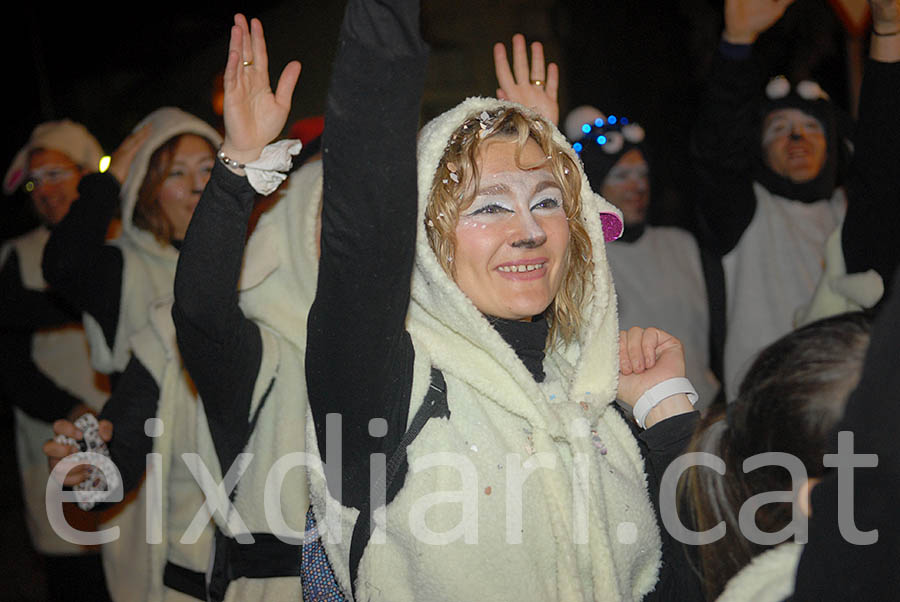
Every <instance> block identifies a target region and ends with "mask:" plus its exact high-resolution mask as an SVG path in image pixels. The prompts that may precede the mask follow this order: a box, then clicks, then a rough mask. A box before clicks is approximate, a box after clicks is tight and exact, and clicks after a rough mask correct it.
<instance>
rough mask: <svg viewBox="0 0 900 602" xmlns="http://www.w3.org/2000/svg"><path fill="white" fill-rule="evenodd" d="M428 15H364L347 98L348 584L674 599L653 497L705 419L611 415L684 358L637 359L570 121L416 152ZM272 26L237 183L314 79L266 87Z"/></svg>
mask: <svg viewBox="0 0 900 602" xmlns="http://www.w3.org/2000/svg"><path fill="white" fill-rule="evenodd" d="M418 18H419V10H418V5H417V3H416V2H412V1H409V0H404V1H402V2H401V1H393V2H381V3H374V2H367V3H363V2H356V1H352V2H350V3H349V5H348V7H347V13H346V16H345V21H344V25H343V28H342V31H341V42H340V48H339V52H338V58H337V60H336V63H335V67H334V74H333V77H332V83H331V88H330V91H329V96H328V106H327V111H326V130H325V134H324V137H323V147H322V148H323V168H324V185H323V209H322V233H321V258H320V262H319V273H318V285H317V290H316V298H315V301H314V303H313V306H312V309H311V310H310V315H309V321H308V329H307V348H306V354H305V371H306V385H307V390H308V398H309V406H310V411H311V416H312V420H311V421H308V425H309V429H308V430H309V434H310V444H309V445H307V451H308V452H310V453H312V454H315V455H318V456H320V457H321V459H322V460H323V461H324V463H325V466H324V470H323V471H319V470H310V471H309V473H310V487H309V495H310V502H311V504H312V507H313V511H314V514H315V518H316V519H317V522H318V526H319V532H320V533H321V534H322V542H323V543H324V546H325V549H326V550H327V552H328V557H329V559H330V560H331V563H332V566H333V569H334V576H335V578H336V581H337V584H338V585H339V587H340V589H342V590H343V593H344V595H346V596H348V597H350V596H352V597H354V598H355V599H357V600H392V601H397V600H422V599H427V600H475V599H479V600H513V599H523V600H524V599H528V600H594V599H621V600H636V599H641V598H643V597H645V596H646V595H647V594H648V593H649V592H651V591H653V592H654V595H657V594H658V595H660V596H661V597H662V596H663V595H665V593H664V592H666V591H668V592H669V593H672V592H673V591H674V590H672V589H670V588H672V587H674V585H673V584H674V582H675V581H678V577H676V576H675V575H674V574H673V573H674V571H673V570H672V568H671V564H672V563H671V562H669V561H668V558H667V559H666V560H665V561H664V560H663V557H664V554H665V553H667V552H666V551H667V549H668V546H667V544H665V543H664V542H665V541H666V539H665V537H664V536H662V534H661V533H660V530H659V528H658V526H657V521H656V516H655V512H654V508H653V505H652V504H651V495H652V493H653V491H654V489H655V486H656V485H655V483H656V481H657V477H658V476H659V475H661V473H662V470H663V469H664V468H665V466H666V465H667V462H668V460H669V459H670V458H671V456H672V455H673V454H674V453H677V452H680V451H681V448H682V446H683V444H684V443H685V442H686V440H687V438H688V437H689V435H690V433H691V430H692V427H693V424H694V423H695V421H696V414H694V413H693V412H692V411H691V409H692V408H691V403H690V401H689V399H688V396H687V395H685V394H684V393H683V392H680V391H679V393H678V394H675V395H673V396H671V397H668V398H667V399H666V400H665V401H664V402H663V403H661V404H659V405H657V406H656V407H655V408H654V409H653V410H652V412H650V414H648V415H646V419H645V420H642V421H641V422H642V425H647V426H648V430H647V431H645V432H644V433H642V434H641V435H640V437H639V438H637V437H635V434H634V433H635V429H634V428H633V427H632V426H631V425H629V423H628V422H627V420H626V419H625V418H623V416H622V415H621V414H620V412H619V411H618V409H617V408H616V405H615V404H614V403H613V401H614V399H615V398H616V394H617V387H618V393H619V395H620V396H621V397H623V399H626V398H627V399H630V400H631V402H632V403H633V402H634V401H635V400H636V399H637V398H638V397H639V396H640V395H641V394H642V393H643V392H644V391H645V390H646V389H648V388H650V387H651V386H653V385H655V384H657V383H659V382H661V381H664V380H667V379H668V378H669V377H673V376H683V373H684V363H683V358H682V357H681V352H680V348H681V347H680V343H678V342H677V340H675V339H672V338H671V337H669V336H668V335H666V334H665V333H661V332H660V331H657V330H653V329H651V330H647V331H640V330H639V329H636V330H635V331H632V332H630V333H628V335H627V336H626V337H624V338H623V340H622V342H621V347H620V342H619V341H618V337H617V320H616V311H615V293H614V291H613V287H612V280H611V278H610V275H609V269H608V266H607V263H606V258H605V252H604V241H605V240H612V239H614V238H615V237H617V236H618V235H619V234H620V233H621V229H622V223H621V218H620V216H619V214H618V212H617V211H616V210H615V208H614V207H612V206H611V205H609V204H608V203H606V201H604V200H603V199H602V198H601V197H600V196H599V195H596V194H595V193H593V192H592V191H591V189H590V187H589V185H588V182H587V179H586V178H585V176H584V174H583V172H582V170H581V166H580V163H579V162H578V159H577V156H576V155H575V153H574V151H573V150H572V149H571V147H570V146H569V145H568V143H566V141H565V139H564V137H563V136H562V135H561V134H560V133H559V132H558V131H557V129H556V128H555V126H553V125H552V124H551V123H550V122H548V121H547V120H545V119H543V118H542V117H540V116H539V115H538V114H537V113H535V112H534V111H532V110H531V109H528V108H526V107H524V106H521V105H518V104H515V103H512V102H508V101H499V100H495V99H484V98H472V99H469V100H467V101H465V102H463V103H462V104H460V105H459V106H457V107H456V108H454V109H452V110H451V111H449V112H447V113H445V114H444V115H442V116H440V117H438V118H437V119H435V120H434V121H432V122H431V123H430V124H429V125H428V126H426V127H425V129H423V130H422V132H421V133H420V134H419V135H418V150H417V143H416V139H417V132H416V130H417V125H418V111H419V102H420V98H421V91H422V86H423V80H424V71H425V62H426V54H427V53H426V49H425V45H424V43H423V42H422V40H421V38H420V35H419V31H418ZM251 25H252V26H251V28H250V29H249V32H238V33H237V35H238V43H237V44H236V43H235V37H234V36H235V35H236V34H235V31H234V30H233V32H232V50H231V53H230V56H229V65H228V69H227V70H226V136H225V142H224V144H223V147H222V153H220V157H221V156H222V155H224V156H225V157H227V160H225V161H224V162H225V163H227V164H229V167H230V168H231V169H232V171H234V172H236V173H238V174H241V173H242V171H241V167H242V164H246V163H250V162H252V161H254V160H256V159H257V158H258V157H259V156H260V153H261V151H262V147H263V146H264V145H265V144H266V143H267V142H269V141H270V140H271V139H272V138H273V137H274V136H275V135H277V133H278V132H279V131H280V128H281V126H282V125H283V121H284V118H285V117H286V114H287V110H286V108H285V103H288V102H289V99H290V92H291V90H292V88H293V81H295V78H296V75H297V73H298V72H299V67H289V68H288V69H286V70H285V72H284V73H283V74H282V78H281V80H280V81H279V85H278V88H277V90H276V92H275V94H272V92H271V90H270V89H269V88H268V77H267V76H266V77H265V89H263V88H262V83H261V80H259V81H257V78H256V77H255V76H254V70H256V69H260V70H265V69H266V68H267V62H266V56H265V45H264V42H263V41H262V30H261V27H260V26H259V25H258V22H256V21H254V22H253V23H252V24H251ZM241 36H248V37H249V38H250V39H247V40H244V41H243V42H242V41H241V39H240V38H241ZM535 67H537V68H539V69H540V71H541V72H539V73H535V72H532V74H531V79H536V80H543V78H544V73H543V69H544V65H543V61H540V64H539V65H537V64H535V65H533V68H535ZM229 73H232V76H231V77H233V78H235V79H234V80H232V84H231V86H230V87H229V84H228V80H229V75H228V74H229ZM539 83H540V82H539ZM229 89H230V90H231V92H230V99H231V102H232V105H231V109H229ZM277 116H281V117H280V119H277V118H276V117H277ZM229 120H230V121H229ZM276 122H279V123H276ZM218 177H219V176H217V175H216V173H215V172H214V174H213V183H216V182H218V179H217V178H218ZM222 177H223V180H222V181H224V175H223V176H222ZM211 186H212V184H211ZM188 238H192V236H191V235H189V237H188ZM176 296H177V295H176ZM177 323H178V320H177V319H176V324H177ZM620 353H621V355H622V361H621V367H622V374H623V375H627V376H622V377H621V378H619V369H620ZM279 378H280V377H279V376H278V375H277V374H276V375H275V380H276V381H277V380H278V379H279ZM617 379H618V380H617ZM259 385H260V383H259V382H257V388H259ZM297 395H298V397H300V396H302V391H299V390H298V391H297ZM207 401H208V400H207ZM330 414H332V415H333V414H337V415H338V417H339V420H337V421H335V420H334V418H335V416H329V415H330ZM665 416H674V418H670V419H669V420H666V421H665V425H666V426H665V427H662V425H660V428H663V429H664V430H663V431H660V430H658V429H654V428H649V427H650V426H651V425H653V424H655V423H656V422H657V421H658V420H660V419H661V418H663V417H665ZM642 418H643V417H642ZM642 452H643V457H642ZM645 458H646V462H645ZM385 465H387V476H385V468H384V467H385ZM648 474H649V475H650V478H649V479H648ZM648 481H649V483H648ZM648 485H649V489H650V491H648ZM370 490H371V491H372V492H374V497H370ZM381 496H383V498H382V497H381ZM676 564H677V561H676ZM688 580H689V579H688ZM668 599H672V598H671V597H669V598H668ZM680 599H685V598H684V596H682V597H681V598H680Z"/></svg>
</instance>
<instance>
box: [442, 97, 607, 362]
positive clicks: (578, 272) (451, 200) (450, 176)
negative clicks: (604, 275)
mask: <svg viewBox="0 0 900 602" xmlns="http://www.w3.org/2000/svg"><path fill="white" fill-rule="evenodd" d="M552 132H553V128H552V126H550V125H549V124H548V123H547V122H546V121H544V120H543V119H541V118H532V117H529V116H527V115H525V114H524V113H522V112H521V111H520V110H519V109H517V108H514V107H507V108H503V109H501V110H499V111H494V112H487V111H485V112H482V113H481V114H480V115H477V116H474V117H470V118H469V119H467V120H466V121H464V122H463V123H462V125H460V126H459V127H458V128H457V129H456V131H455V132H454V133H453V135H452V136H451V137H450V142H449V143H448V144H447V148H446V150H445V151H444V155H443V157H441V161H440V164H439V165H438V168H437V171H436V172H435V175H434V179H433V181H432V185H431V191H430V194H429V198H428V206H427V207H426V209H425V224H426V228H425V229H426V232H427V233H428V242H429V243H430V245H431V248H432V250H433V251H434V253H435V255H436V256H437V259H438V261H439V262H440V264H441V266H442V267H443V268H444V271H445V272H446V273H447V274H448V275H449V276H450V277H451V278H453V279H454V280H455V279H456V273H455V272H456V270H455V266H454V264H453V257H454V256H455V252H456V242H457V241H456V226H457V223H458V222H459V214H460V211H462V210H464V209H465V208H467V207H468V206H469V205H471V204H472V201H473V200H474V199H475V195H476V193H477V191H478V181H479V179H480V174H479V169H478V153H479V149H480V148H481V145H482V144H484V143H485V142H486V141H488V140H492V139H498V138H500V139H504V140H511V141H515V142H516V145H517V150H516V165H517V166H518V167H519V168H520V169H536V168H541V167H543V166H545V165H546V166H548V167H549V169H550V172H551V173H552V174H553V178H554V179H555V180H556V182H557V184H558V185H559V187H560V189H561V190H562V193H563V209H564V211H565V213H566V218H567V219H568V224H569V244H568V246H567V248H566V256H565V264H564V269H565V274H564V276H563V280H562V283H561V285H560V289H559V291H558V292H557V294H556V297H555V298H554V299H553V301H552V302H551V303H550V305H549V306H548V307H547V309H546V310H545V311H544V317H545V318H546V319H547V321H548V322H549V325H550V332H549V334H548V336H547V348H548V349H549V348H551V347H553V346H554V345H556V344H557V343H559V342H561V341H564V342H566V343H570V342H572V341H573V340H575V339H576V338H577V334H578V331H579V328H580V325H581V314H582V308H583V306H584V304H585V302H586V298H587V296H588V291H589V288H590V282H591V273H592V270H593V261H592V259H591V257H592V249H591V239H590V237H589V236H588V233H587V231H586V230H585V228H584V225H583V223H582V222H583V219H584V218H583V216H582V205H581V172H580V171H579V168H578V166H577V165H576V164H575V162H574V161H573V159H572V158H571V157H570V156H569V154H568V153H566V152H565V151H564V150H563V148H562V147H561V146H560V145H559V144H558V143H557V142H555V141H554V140H553V135H552ZM529 140H533V141H535V142H536V143H537V144H538V146H540V147H541V150H542V151H543V153H544V156H545V157H546V159H544V161H543V162H541V163H539V164H537V165H522V164H521V155H522V152H523V150H524V149H525V145H526V144H527V143H528V141H529Z"/></svg>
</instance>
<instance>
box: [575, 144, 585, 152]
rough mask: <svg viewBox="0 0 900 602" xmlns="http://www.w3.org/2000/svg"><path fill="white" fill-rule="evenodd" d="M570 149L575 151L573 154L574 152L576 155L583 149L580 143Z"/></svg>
mask: <svg viewBox="0 0 900 602" xmlns="http://www.w3.org/2000/svg"><path fill="white" fill-rule="evenodd" d="M572 148H574V149H575V152H576V153H580V152H581V149H582V148H584V147H583V146H581V143H580V142H576V143H575V144H573V145H572Z"/></svg>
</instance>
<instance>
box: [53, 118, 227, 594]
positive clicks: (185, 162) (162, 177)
mask: <svg viewBox="0 0 900 602" xmlns="http://www.w3.org/2000/svg"><path fill="white" fill-rule="evenodd" d="M219 140H220V137H219V135H218V133H217V132H216V131H215V130H214V129H213V128H212V127H210V126H209V125H208V124H206V123H204V122H203V121H201V120H199V119H197V118H196V117H194V116H192V115H189V114H188V113H185V112H184V111H181V110H179V109H175V108H171V107H165V108H162V109H158V110H156V111H154V112H153V113H151V114H150V115H148V116H147V118H145V119H144V120H143V121H142V122H141V123H140V124H138V126H137V127H136V129H135V133H134V134H132V135H131V136H129V137H128V138H127V139H126V140H125V141H124V142H123V144H122V145H121V146H120V148H119V150H118V151H117V152H116V153H115V154H114V158H113V162H112V165H111V167H110V173H108V174H101V175H97V176H93V177H91V178H84V179H83V181H82V184H81V186H80V188H79V192H80V195H81V196H80V198H79V199H78V200H76V201H75V203H73V206H72V210H71V211H70V213H69V215H68V216H67V218H66V219H65V220H63V221H62V222H61V223H60V226H59V228H58V229H57V230H56V231H54V233H53V236H52V237H51V240H50V241H49V242H48V245H47V250H46V252H45V254H44V260H43V268H44V274H45V277H47V278H49V280H50V281H52V282H54V283H55V284H56V286H57V287H58V289H59V290H60V292H61V294H63V295H64V296H65V297H67V298H68V299H69V300H70V301H71V302H72V303H73V304H74V305H76V306H77V307H78V308H80V309H81V310H83V311H84V313H85V324H86V331H87V333H88V339H89V342H90V346H91V360H92V363H93V364H94V366H95V368H97V369H98V370H100V371H103V372H107V373H111V374H112V375H113V376H114V377H115V381H116V382H115V387H114V392H113V397H112V398H111V403H108V404H107V406H106V408H105V411H104V412H102V413H101V415H100V418H101V419H105V420H108V421H109V422H111V423H112V425H114V426H115V428H116V430H117V437H116V438H115V439H114V440H112V441H111V437H112V427H111V426H109V425H107V423H105V422H101V427H102V428H101V436H103V437H104V438H105V439H106V440H107V441H111V444H110V453H111V456H112V459H113V461H114V462H115V463H116V465H117V467H118V468H119V470H120V472H121V473H122V476H123V483H124V485H125V487H126V490H127V489H130V488H136V487H137V486H138V485H139V484H140V480H141V476H142V474H143V472H144V468H145V465H146V463H145V456H146V454H147V453H150V452H151V451H155V452H157V453H161V454H162V457H163V458H164V461H163V464H162V466H161V472H162V473H164V474H161V475H159V476H158V481H159V482H162V483H165V485H166V486H168V487H167V489H166V496H164V497H163V502H172V503H169V505H168V506H166V509H160V510H161V511H162V512H161V514H162V516H163V517H164V518H165V527H166V529H167V530H164V536H165V537H169V536H170V531H172V532H175V531H178V530H179V529H181V528H183V527H186V524H187V522H188V521H189V520H190V519H191V516H186V517H185V516H180V515H177V516H176V514H175V513H177V512H178V511H180V512H182V513H188V512H191V508H190V506H195V507H196V506H199V505H200V504H202V501H203V497H202V492H201V490H200V489H199V487H198V486H197V485H196V483H195V482H194V481H193V479H192V477H191V476H190V474H189V472H188V470H187V468H186V467H185V466H184V465H183V464H182V463H180V462H179V463H174V462H169V461H168V460H169V459H170V458H171V456H172V454H173V453H175V452H174V451H173V450H179V449H180V451H194V449H193V448H192V447H191V442H192V441H194V440H195V438H194V435H195V433H196V429H195V428H192V427H191V425H193V424H195V421H196V411H195V407H196V403H195V399H194V396H193V394H192V393H191V388H192V386H191V384H190V383H189V381H188V379H187V377H186V374H184V373H183V371H182V370H181V366H180V359H179V358H178V355H177V346H176V343H175V337H174V328H173V326H172V324H171V319H170V314H169V311H168V307H169V306H170V305H171V295H172V283H173V281H174V276H175V267H176V262H177V259H178V247H179V246H180V242H181V240H182V239H183V238H184V233H185V231H186V229H187V226H188V223H189V222H190V219H191V216H192V214H193V210H194V207H195V206H196V203H197V200H198V199H199V195H200V193H201V192H202V190H203V188H204V186H205V184H206V181H207V180H208V178H209V171H210V170H211V168H212V164H213V162H214V161H215V149H216V145H217V144H218V142H219ZM120 182H124V183H123V184H122V188H121V192H120V190H119V183H120ZM120 197H121V199H122V234H121V235H120V236H119V237H117V238H116V239H114V240H113V241H112V242H110V243H106V242H105V238H106V232H107V229H108V228H109V225H110V221H111V219H112V216H113V214H114V213H115V210H116V207H117V206H118V204H119V198H120ZM176 416H177V418H174V417H176ZM153 417H158V418H163V419H164V420H163V424H162V427H163V428H162V430H159V429H150V430H147V431H145V421H146V420H147V419H150V418H153ZM179 429H181V430H180V431H179ZM55 430H56V431H57V432H58V433H62V434H65V435H67V436H72V437H75V438H76V439H77V438H80V437H81V433H80V432H78V431H77V429H75V427H74V426H73V425H72V424H71V423H69V422H66V421H60V422H58V423H57V424H56V425H55ZM173 444H174V445H181V446H182V447H180V448H179V447H172V446H173ZM69 451H72V450H69V449H67V446H64V445H60V444H54V443H53V442H48V444H47V445H46V446H45V452H46V453H47V454H48V455H50V456H51V457H53V458H59V457H62V456H65V455H66V454H67V453H68V452H69ZM170 468H173V469H174V470H173V472H172V473H171V474H170V472H169V469H170ZM78 476H79V473H78V472H76V473H73V474H70V475H69V482H71V481H72V480H77V479H78ZM154 476H156V475H154ZM178 483H180V485H178ZM172 484H175V486H171V485H172ZM157 499H159V498H157V497H154V498H153V499H152V500H149V501H148V499H147V491H146V488H143V489H141V490H140V492H139V493H138V494H137V499H136V500H134V501H131V502H129V503H128V504H127V506H126V508H125V510H124V511H123V512H121V513H120V514H118V515H117V517H116V519H115V520H116V524H117V526H119V527H120V528H121V532H120V537H119V538H118V539H117V540H116V541H115V542H112V543H110V544H106V545H107V548H109V553H105V554H104V568H105V570H106V573H107V580H108V582H109V583H110V590H111V592H112V594H113V596H114V598H115V599H117V600H148V599H163V598H165V599H170V598H171V597H173V596H175V597H177V596H178V595H180V594H184V595H187V596H191V595H193V596H194V597H199V598H201V599H202V598H203V597H205V594H204V593H203V592H202V585H203V584H202V582H203V571H204V570H205V568H206V560H207V558H208V550H209V541H210V538H211V530H208V531H206V532H204V533H205V535H206V536H205V537H203V536H201V542H200V545H194V546H190V545H187V546H179V545H176V543H175V540H174V539H171V538H169V540H164V542H163V544H162V545H156V546H149V545H147V544H149V539H148V537H149V536H150V534H149V533H147V532H146V531H147V530H146V529H145V526H144V525H145V522H146V519H145V513H146V512H147V511H148V510H147V508H146V507H145V505H146V504H147V503H151V507H150V511H151V512H155V511H156V506H157V504H156V500H157ZM172 500H174V502H173V501H172ZM170 511H171V512H170ZM173 517H175V518H176V519H181V522H179V521H177V520H173ZM182 523H184V524H182ZM204 543H205V544H206V547H204V546H203V544H204ZM170 544H171V545H170ZM138 552H140V554H138ZM167 559H168V560H170V561H173V560H174V561H175V562H174V563H170V564H173V567H172V568H171V569H170V568H169V567H166V568H165V571H166V581H165V586H166V587H164V583H163V572H164V565H165V563H166V560H167ZM176 572H178V573H179V574H180V575H181V576H184V575H188V577H189V578H186V579H178V578H175V580H173V579H172V578H171V575H172V574H175V573H176ZM191 578H193V579H191ZM198 582H199V586H200V587H199V588H198V587H197V585H198ZM179 583H180V585H179Z"/></svg>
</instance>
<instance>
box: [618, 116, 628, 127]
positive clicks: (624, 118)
mask: <svg viewBox="0 0 900 602" xmlns="http://www.w3.org/2000/svg"><path fill="white" fill-rule="evenodd" d="M619 122H620V123H621V124H622V125H628V118H627V117H622V118H621V119H619Z"/></svg>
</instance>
